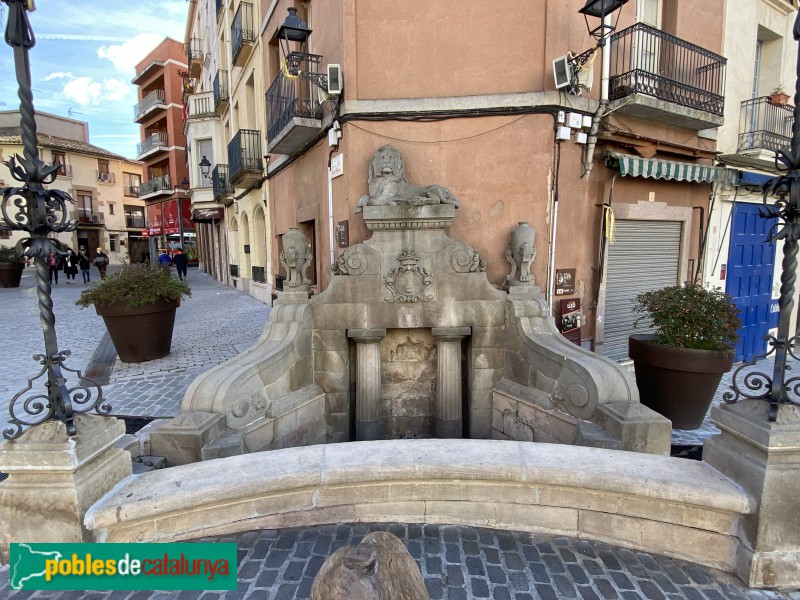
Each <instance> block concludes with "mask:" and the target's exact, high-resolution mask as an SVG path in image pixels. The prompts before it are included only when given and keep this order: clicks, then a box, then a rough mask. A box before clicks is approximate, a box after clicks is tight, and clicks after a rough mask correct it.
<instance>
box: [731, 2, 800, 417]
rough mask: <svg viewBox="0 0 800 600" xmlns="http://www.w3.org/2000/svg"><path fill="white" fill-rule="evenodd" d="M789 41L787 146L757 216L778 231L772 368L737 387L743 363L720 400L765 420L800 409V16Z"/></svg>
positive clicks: (748, 376)
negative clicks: (755, 409) (792, 73)
mask: <svg viewBox="0 0 800 600" xmlns="http://www.w3.org/2000/svg"><path fill="white" fill-rule="evenodd" d="M793 33H794V39H795V41H796V42H798V43H799V44H798V56H797V72H796V80H795V92H794V121H793V122H792V140H791V143H790V146H789V147H788V148H783V149H781V150H777V151H776V153H775V167H776V169H777V171H778V172H779V173H780V174H779V175H778V176H776V177H773V178H771V179H769V180H768V181H766V182H765V183H764V185H763V187H762V197H763V204H762V206H761V207H760V208H759V213H760V216H761V217H763V218H765V219H773V218H776V219H777V220H778V222H779V225H778V226H777V227H776V228H775V229H774V230H773V233H772V234H771V235H770V237H769V240H768V241H769V242H770V243H773V242H776V241H778V240H783V262H782V263H781V295H780V298H779V299H778V308H779V309H780V314H779V317H778V335H777V336H768V337H767V342H768V344H769V346H771V348H770V350H769V351H768V352H767V356H769V355H770V354H772V353H773V352H774V353H775V366H774V368H773V371H772V376H771V377H770V376H769V375H768V374H767V373H761V372H759V371H749V372H747V371H745V372H744V377H743V378H742V386H743V387H740V386H739V382H738V377H739V374H740V373H742V369H744V368H745V367H748V366H750V365H753V364H754V363H755V362H756V361H757V360H758V358H763V357H758V358H757V359H756V360H753V361H751V362H749V363H744V364H743V365H742V366H740V367H739V368H738V369H736V371H735V372H734V374H733V377H732V381H731V390H732V391H728V392H725V393H724V394H723V395H722V399H723V400H725V401H726V402H729V403H731V404H732V403H734V402H737V401H739V400H741V399H742V398H748V399H751V400H754V399H761V400H767V401H768V402H769V403H770V409H769V420H770V421H775V420H777V418H778V408H779V407H780V406H781V405H782V404H795V405H798V406H800V375H795V376H794V377H791V378H789V379H787V378H786V373H787V371H790V370H791V368H792V367H791V365H789V366H787V364H786V361H787V359H788V358H789V357H790V356H791V357H792V358H793V359H794V360H795V361H797V360H799V359H800V352H798V350H799V349H800V348H799V346H800V335H794V336H792V335H790V332H789V321H790V320H791V316H792V309H793V307H794V302H795V286H794V284H795V273H796V272H797V253H798V241H800V12H798V13H797V17H796V18H795V22H794V31H793ZM773 196H774V197H776V200H775V202H774V203H773V204H771V205H770V204H767V200H768V199H769V198H770V197H773Z"/></svg>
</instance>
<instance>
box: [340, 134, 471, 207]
mask: <svg viewBox="0 0 800 600" xmlns="http://www.w3.org/2000/svg"><path fill="white" fill-rule="evenodd" d="M368 181H369V195H366V196H362V197H361V200H359V202H358V206H357V207H356V212H361V211H362V210H363V208H364V206H395V205H398V204H407V205H411V206H423V205H426V204H453V205H455V207H456V208H458V206H459V204H458V200H456V197H455V196H454V195H453V193H452V192H451V191H450V190H448V189H447V188H446V187H444V186H441V185H437V184H433V185H412V184H411V183H409V182H408V180H407V179H406V167H405V164H404V162H403V156H402V155H401V154H400V151H399V150H398V149H397V148H395V147H394V146H390V145H388V144H387V145H385V146H381V147H380V148H378V149H377V150H376V151H375V154H374V155H373V156H372V161H371V162H370V164H369V176H368Z"/></svg>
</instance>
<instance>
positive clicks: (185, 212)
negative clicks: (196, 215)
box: [180, 198, 194, 231]
mask: <svg viewBox="0 0 800 600" xmlns="http://www.w3.org/2000/svg"><path fill="white" fill-rule="evenodd" d="M180 203H181V220H182V221H183V230H184V231H194V222H193V221H192V203H191V202H189V199H188V198H181V199H180Z"/></svg>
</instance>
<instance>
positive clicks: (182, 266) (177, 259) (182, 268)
mask: <svg viewBox="0 0 800 600" xmlns="http://www.w3.org/2000/svg"><path fill="white" fill-rule="evenodd" d="M172 264H174V265H175V270H177V271H178V279H183V278H184V277H186V267H188V266H189V257H187V256H186V255H185V254H184V253H183V250H181V249H180V248H178V249H177V250H176V251H175V254H174V255H173V256H172Z"/></svg>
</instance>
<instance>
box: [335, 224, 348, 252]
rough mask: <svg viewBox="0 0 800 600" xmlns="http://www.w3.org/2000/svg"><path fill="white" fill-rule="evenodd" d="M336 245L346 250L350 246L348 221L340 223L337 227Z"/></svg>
mask: <svg viewBox="0 0 800 600" xmlns="http://www.w3.org/2000/svg"><path fill="white" fill-rule="evenodd" d="M336 245H337V246H339V248H346V247H347V246H349V245H350V226H349V222H348V221H339V223H338V224H337V225H336Z"/></svg>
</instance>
